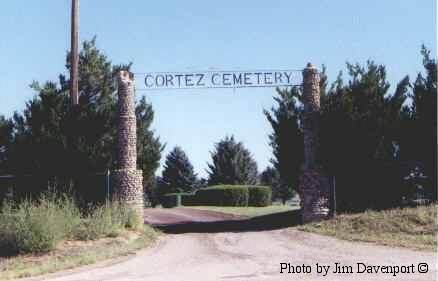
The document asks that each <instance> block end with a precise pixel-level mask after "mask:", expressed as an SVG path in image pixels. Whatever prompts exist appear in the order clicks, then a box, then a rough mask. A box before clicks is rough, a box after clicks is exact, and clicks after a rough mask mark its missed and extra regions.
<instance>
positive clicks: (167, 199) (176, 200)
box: [161, 193, 181, 208]
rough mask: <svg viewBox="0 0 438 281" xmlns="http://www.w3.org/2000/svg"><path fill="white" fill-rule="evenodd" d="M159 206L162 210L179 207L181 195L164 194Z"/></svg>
mask: <svg viewBox="0 0 438 281" xmlns="http://www.w3.org/2000/svg"><path fill="white" fill-rule="evenodd" d="M161 206H163V208H173V207H179V206H181V194H180V193H169V194H164V195H163V196H162V199H161Z"/></svg>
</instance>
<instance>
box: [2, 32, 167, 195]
mask: <svg viewBox="0 0 438 281" xmlns="http://www.w3.org/2000/svg"><path fill="white" fill-rule="evenodd" d="M66 66H67V68H69V67H70V65H69V56H68V55H67V64H66ZM129 67H130V65H120V66H113V65H112V64H111V62H110V61H109V60H108V58H107V57H106V56H105V55H104V54H102V52H101V51H100V50H99V49H97V47H96V44H95V39H93V40H92V41H89V42H84V43H83V48H82V50H81V52H80V56H79V93H80V99H79V105H78V106H74V107H73V106H72V105H71V104H70V97H69V87H68V85H69V81H68V80H67V79H66V78H65V77H64V76H63V75H60V76H59V84H56V83H54V82H47V83H45V84H43V86H40V85H39V84H38V83H36V82H34V83H33V84H32V88H33V89H34V90H35V91H36V92H37V93H38V95H37V96H35V97H34V98H33V99H32V100H30V101H29V102H27V103H26V108H25V109H24V111H23V113H15V114H14V117H13V126H14V139H13V141H12V143H11V144H10V147H9V151H10V152H9V155H10V157H9V159H8V161H7V165H6V166H7V170H8V171H9V172H11V173H14V174H17V175H23V174H31V175H34V176H38V177H39V178H40V179H41V186H46V185H47V181H48V180H51V181H56V182H57V184H58V185H62V184H64V183H70V182H73V184H74V186H75V189H76V190H75V191H76V193H78V194H79V195H84V194H85V193H102V192H101V190H104V188H103V187H101V186H103V184H101V186H96V187H94V188H90V186H94V185H96V184H95V183H93V182H92V181H90V178H87V177H88V176H89V175H90V174H91V175H95V173H98V172H104V171H105V170H106V169H108V168H110V169H113V168H116V167H117V166H116V165H117V163H116V158H115V152H116V141H117V107H116V105H117V94H116V89H115V87H114V85H115V83H114V82H115V75H114V74H115V73H116V72H117V71H118V70H120V69H126V70H129ZM58 85H59V86H58ZM136 116H137V125H138V130H137V135H138V146H137V152H138V161H137V162H138V165H139V167H140V168H142V169H143V175H144V180H145V182H146V183H150V182H153V175H154V173H155V170H156V169H157V167H158V164H159V159H160V154H161V151H162V149H163V147H162V145H161V144H160V141H159V139H158V138H157V137H156V136H155V135H154V132H153V131H151V130H150V126H151V123H152V120H153V110H152V106H151V105H150V104H148V103H147V102H146V100H145V99H144V98H143V99H142V100H141V101H140V103H139V104H138V105H137V107H136ZM36 185H38V184H37V183H35V184H33V187H32V188H33V189H35V190H33V191H35V192H38V190H37V188H36ZM80 186H82V188H80ZM146 190H147V188H146ZM27 191H30V190H27Z"/></svg>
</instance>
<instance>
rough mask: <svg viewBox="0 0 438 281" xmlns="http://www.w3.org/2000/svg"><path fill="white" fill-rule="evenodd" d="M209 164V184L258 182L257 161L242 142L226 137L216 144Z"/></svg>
mask: <svg viewBox="0 0 438 281" xmlns="http://www.w3.org/2000/svg"><path fill="white" fill-rule="evenodd" d="M211 157H212V163H211V164H208V168H209V170H208V171H207V172H208V176H209V178H208V184H209V185H216V184H231V185H237V184H256V183H257V175H258V172H257V163H256V162H255V160H254V159H253V157H252V155H251V153H250V152H249V150H248V149H246V148H245V147H244V145H243V143H242V142H236V141H235V139H234V137H233V136H231V137H225V138H224V139H223V140H221V141H219V142H218V143H217V144H216V145H215V150H214V151H213V152H212V153H211Z"/></svg>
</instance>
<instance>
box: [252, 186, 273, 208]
mask: <svg viewBox="0 0 438 281" xmlns="http://www.w3.org/2000/svg"><path fill="white" fill-rule="evenodd" d="M248 191H249V198H248V206H251V207H266V206H269V205H271V203H272V189H271V188H270V187H268V186H248Z"/></svg>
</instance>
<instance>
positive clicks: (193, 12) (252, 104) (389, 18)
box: [0, 0, 436, 175]
mask: <svg viewBox="0 0 438 281" xmlns="http://www.w3.org/2000/svg"><path fill="white" fill-rule="evenodd" d="M80 6H81V7H80V8H81V15H80V24H81V27H80V37H81V40H89V39H91V38H92V37H93V36H94V35H96V36H97V44H98V46H99V47H100V48H101V49H103V50H104V52H105V54H106V55H107V56H108V57H109V58H110V59H111V60H112V61H113V62H114V63H126V62H130V61H132V62H133V63H134V65H133V71H134V72H149V71H191V70H205V69H225V70H230V69H231V70H239V69H244V70H247V69H270V68H273V69H300V68H303V67H304V66H305V64H306V63H307V62H309V61H311V62H312V63H314V64H315V65H317V66H320V65H322V64H325V65H326V66H327V68H328V75H329V79H330V81H333V80H334V79H335V78H336V75H337V73H338V71H340V70H342V69H345V62H346V61H350V62H361V63H364V62H365V61H366V60H367V59H373V60H375V61H376V62H378V63H382V64H385V65H386V66H387V70H388V78H389V80H390V81H391V83H392V84H395V83H396V82H397V81H399V80H400V79H401V78H402V77H403V76H404V75H406V74H409V75H410V76H411V77H415V76H416V74H417V72H418V71H420V70H421V69H422V67H421V57H420V54H419V51H420V46H421V44H423V43H424V44H426V46H428V47H429V48H430V49H431V50H432V52H433V54H434V55H435V54H436V4H435V1H433V0H422V1H418V0H367V1H347V0H335V1H329V0H319V1H316V0H315V1H296V0H295V1H291V0H278V1H258V0H256V1H235V0H234V1H229V0H223V1H195V0H186V1H176V0H174V1H165V0H161V1H141V0H131V1H95V0H94V1H86V0H82V1H81V3H80ZM69 9H70V1H68V0H63V1H59V0H40V1H28V0H26V1H25V0H14V1H6V2H5V3H2V8H1V9H0V26H1V28H0V65H1V68H0V114H3V115H6V116H11V114H12V113H13V112H14V111H16V110H22V109H23V108H24V104H25V101H26V100H28V99H29V98H31V97H32V96H33V95H34V93H33V92H32V91H31V90H30V89H29V87H28V85H29V84H30V83H31V82H32V81H33V80H37V81H40V82H44V81H47V80H56V79H57V75H58V74H59V73H62V72H65V67H64V64H65V55H66V51H67V49H68V48H69V44H70V42H69V28H70V23H69V15H70V10H69ZM143 94H146V96H147V98H148V100H149V101H150V102H152V104H153V107H154V109H155V121H154V124H153V127H154V129H155V131H156V133H157V134H158V135H159V136H160V137H161V140H162V141H163V142H165V143H166V144H167V148H166V152H167V151H168V150H170V149H171V148H172V147H173V146H175V145H180V146H181V147H182V148H183V149H184V150H185V151H186V152H187V154H188V156H189V158H190V159H191V160H192V163H193V164H194V166H195V169H196V171H197V172H198V173H200V174H201V175H205V171H204V170H205V168H206V167H207V165H206V163H207V162H208V161H210V151H212V150H213V146H214V143H215V142H217V141H219V140H220V139H221V138H223V137H224V136H226V135H235V137H236V139H238V140H240V141H243V142H244V143H245V145H246V147H247V148H249V149H250V150H251V152H252V153H253V155H254V157H255V159H256V160H257V162H258V164H259V169H260V170H262V169H263V168H265V167H266V166H267V165H268V163H269V159H270V158H271V149H270V147H269V145H268V134H269V133H270V131H271V130H270V127H269V124H268V122H267V121H266V119H265V117H264V116H263V114H262V111H263V109H264V108H270V107H271V106H272V96H273V94H274V90H273V89H266V88H263V89H239V90H235V91H234V90H232V89H221V90H192V91H185V90H184V91H183V90H178V91H159V92H158V91H154V92H138V93H137V95H138V96H140V95H143ZM163 158H164V157H163Z"/></svg>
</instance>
